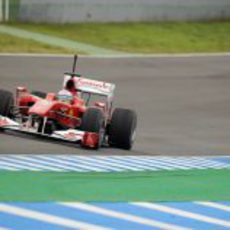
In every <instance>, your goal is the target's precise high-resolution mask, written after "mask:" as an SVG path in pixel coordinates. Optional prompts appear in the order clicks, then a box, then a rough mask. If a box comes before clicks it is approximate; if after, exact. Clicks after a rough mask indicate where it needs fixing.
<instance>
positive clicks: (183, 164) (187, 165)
mask: <svg viewBox="0 0 230 230" xmlns="http://www.w3.org/2000/svg"><path fill="white" fill-rule="evenodd" d="M162 160H163V161H165V162H168V163H169V164H172V165H174V167H175V169H180V168H181V169H194V168H196V166H195V165H193V164H192V163H191V162H189V161H187V160H183V159H178V158H162ZM198 168H200V167H198ZM201 168H202V167H201Z"/></svg>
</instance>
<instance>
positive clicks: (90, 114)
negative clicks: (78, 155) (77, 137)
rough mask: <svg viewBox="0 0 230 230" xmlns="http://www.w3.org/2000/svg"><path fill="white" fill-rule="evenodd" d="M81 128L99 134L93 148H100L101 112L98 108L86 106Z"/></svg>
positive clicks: (102, 132)
mask: <svg viewBox="0 0 230 230" xmlns="http://www.w3.org/2000/svg"><path fill="white" fill-rule="evenodd" d="M81 130H82V131H86V132H92V133H97V134H98V135H99V141H98V144H97V146H96V147H95V149H98V148H100V147H101V145H102V142H103V139H104V116H103V112H102V111H101V110H100V109H98V108H88V109H87V110H86V111H85V113H84V114H83V117H82V121H81Z"/></svg>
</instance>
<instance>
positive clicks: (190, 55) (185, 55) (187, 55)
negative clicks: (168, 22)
mask: <svg viewBox="0 0 230 230" xmlns="http://www.w3.org/2000/svg"><path fill="white" fill-rule="evenodd" d="M0 56H11V57H51V58H55V57H57V58H73V55H71V54H49V53H47V54H40V53H0ZM229 56H230V52H220V53H218V52H217V53H177V54H167V53H165V54H163V53H162V54H135V53H134V54H125V55H117V54H111V55H84V54H79V57H81V58H99V59H100V58H106V59H107V58H114V59H116V58H118V59H119V58H193V57H229Z"/></svg>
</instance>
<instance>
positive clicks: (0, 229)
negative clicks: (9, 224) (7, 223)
mask: <svg viewBox="0 0 230 230" xmlns="http://www.w3.org/2000/svg"><path fill="white" fill-rule="evenodd" d="M8 229H9V228H3V227H0V230H8Z"/></svg>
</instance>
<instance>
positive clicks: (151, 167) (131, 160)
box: [114, 156, 158, 171]
mask: <svg viewBox="0 0 230 230" xmlns="http://www.w3.org/2000/svg"><path fill="white" fill-rule="evenodd" d="M114 159H116V158H115V157H114ZM117 159H118V160H122V158H121V157H120V158H117ZM117 159H116V160H117ZM123 161H124V162H126V161H128V162H129V163H132V164H134V165H137V166H138V167H140V168H142V169H145V170H151V171H156V170H158V168H157V167H155V166H156V165H152V164H149V162H145V161H143V160H142V158H141V157H139V158H137V157H128V156H124V158H123Z"/></svg>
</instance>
